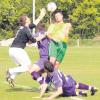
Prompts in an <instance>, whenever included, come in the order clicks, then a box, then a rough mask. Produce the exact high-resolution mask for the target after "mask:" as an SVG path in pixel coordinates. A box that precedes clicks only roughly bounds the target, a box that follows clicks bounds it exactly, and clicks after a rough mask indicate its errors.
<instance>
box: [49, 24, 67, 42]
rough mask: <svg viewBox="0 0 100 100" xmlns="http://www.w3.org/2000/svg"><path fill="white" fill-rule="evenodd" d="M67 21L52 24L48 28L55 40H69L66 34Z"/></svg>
mask: <svg viewBox="0 0 100 100" xmlns="http://www.w3.org/2000/svg"><path fill="white" fill-rule="evenodd" d="M65 29H66V23H58V24H51V25H50V26H49V28H48V32H49V35H50V37H51V38H52V39H53V40H56V41H61V42H67V41H68V37H67V36H66V35H65V33H66V31H67V30H66V31H65Z"/></svg>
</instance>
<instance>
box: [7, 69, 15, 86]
mask: <svg viewBox="0 0 100 100" xmlns="http://www.w3.org/2000/svg"><path fill="white" fill-rule="evenodd" d="M6 81H7V82H8V83H9V85H10V86H11V87H14V80H13V79H12V78H11V74H10V73H9V70H8V71H7V73H6Z"/></svg>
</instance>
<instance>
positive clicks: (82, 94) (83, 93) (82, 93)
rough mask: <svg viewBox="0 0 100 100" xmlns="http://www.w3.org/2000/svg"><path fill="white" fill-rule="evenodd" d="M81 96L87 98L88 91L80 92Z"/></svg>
mask: <svg viewBox="0 0 100 100" xmlns="http://www.w3.org/2000/svg"><path fill="white" fill-rule="evenodd" d="M79 95H80V96H83V97H87V92H86V91H84V92H83V91H80V92H79Z"/></svg>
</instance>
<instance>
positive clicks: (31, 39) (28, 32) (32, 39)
mask: <svg viewBox="0 0 100 100" xmlns="http://www.w3.org/2000/svg"><path fill="white" fill-rule="evenodd" d="M26 34H27V37H28V39H29V40H30V41H31V42H33V43H35V42H36V39H35V38H34V37H33V35H32V33H31V30H30V29H29V28H27V29H26Z"/></svg>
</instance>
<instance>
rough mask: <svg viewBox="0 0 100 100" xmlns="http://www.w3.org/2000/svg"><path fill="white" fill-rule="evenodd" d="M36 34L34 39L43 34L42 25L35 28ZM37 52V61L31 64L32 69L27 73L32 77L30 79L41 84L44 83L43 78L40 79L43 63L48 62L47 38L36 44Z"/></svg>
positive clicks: (43, 27) (43, 28)
mask: <svg viewBox="0 0 100 100" xmlns="http://www.w3.org/2000/svg"><path fill="white" fill-rule="evenodd" d="M37 30H38V32H37V33H36V34H35V35H34V37H38V36H41V34H44V33H45V26H44V24H40V25H39V26H37ZM37 45H38V50H39V57H40V58H39V60H38V61H37V62H35V63H34V64H33V66H32V67H30V68H29V72H30V73H31V75H32V78H33V79H34V80H36V81H37V82H38V83H40V84H42V83H43V81H44V77H42V73H43V72H44V62H45V61H48V60H49V50H48V47H49V39H48V38H47V37H45V38H43V39H42V40H40V41H38V42H37Z"/></svg>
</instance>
